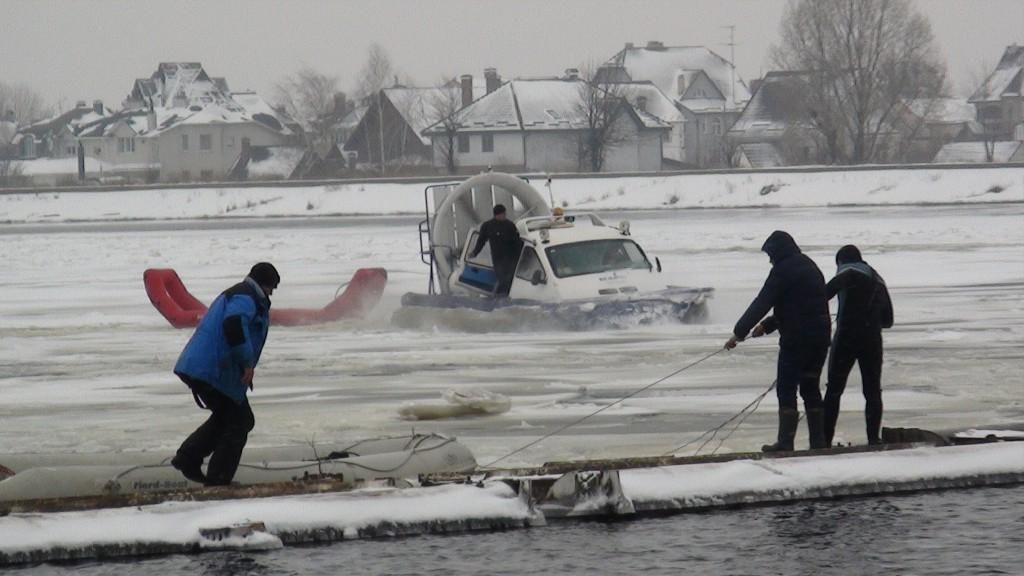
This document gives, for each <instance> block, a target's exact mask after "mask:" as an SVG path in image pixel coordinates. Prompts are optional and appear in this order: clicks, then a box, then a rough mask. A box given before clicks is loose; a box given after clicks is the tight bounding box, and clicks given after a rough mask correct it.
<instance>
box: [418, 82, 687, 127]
mask: <svg viewBox="0 0 1024 576" xmlns="http://www.w3.org/2000/svg"><path fill="white" fill-rule="evenodd" d="M582 86H583V80H580V79H578V78H543V79H516V80H512V81H510V82H506V83H505V84H503V85H502V86H501V87H499V88H498V89H497V90H495V91H494V92H491V93H490V94H488V95H486V96H484V97H483V98H481V99H479V100H477V101H475V102H473V103H472V104H470V105H469V106H466V107H465V108H463V109H462V110H460V111H459V112H458V115H457V120H458V123H459V126H460V130H462V131H471V132H472V131H482V132H488V131H490V132H499V131H507V130H517V131H518V130H576V129H579V128H581V127H583V126H584V125H585V124H586V122H585V119H584V118H583V115H582V111H581V109H580V107H579V102H580V90H581V88H582ZM656 105H657V103H656ZM630 109H631V110H632V112H633V113H634V117H635V118H636V119H637V120H638V122H640V123H641V124H642V125H643V126H644V127H646V128H667V127H669V125H668V124H667V123H666V122H665V121H663V120H662V119H660V118H659V117H657V116H655V115H654V114H653V113H650V114H640V113H638V112H637V111H636V110H635V109H632V108H630ZM438 130H439V128H438V127H437V125H435V126H434V127H431V128H428V129H427V130H426V131H425V133H426V134H429V133H431V132H436V131H438Z"/></svg>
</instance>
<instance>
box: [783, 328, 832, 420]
mask: <svg viewBox="0 0 1024 576" xmlns="http://www.w3.org/2000/svg"><path fill="white" fill-rule="evenodd" d="M827 355H828V348H827V347H826V346H822V345H820V344H787V345H785V346H782V347H781V348H779V363H778V373H777V378H778V379H777V380H776V385H775V393H776V395H777V396H778V398H779V408H791V409H793V410H796V394H797V391H799V392H800V397H801V398H803V400H804V410H805V411H806V410H814V409H816V408H820V407H821V388H820V387H819V384H820V381H821V369H822V368H823V367H824V366H825V357H826V356H827Z"/></svg>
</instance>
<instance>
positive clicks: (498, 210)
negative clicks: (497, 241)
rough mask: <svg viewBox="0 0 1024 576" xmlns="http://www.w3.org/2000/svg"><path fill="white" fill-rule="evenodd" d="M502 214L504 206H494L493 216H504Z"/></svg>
mask: <svg viewBox="0 0 1024 576" xmlns="http://www.w3.org/2000/svg"><path fill="white" fill-rule="evenodd" d="M504 213H505V205H504V204H495V205H494V215H495V216H497V215H498V214H504Z"/></svg>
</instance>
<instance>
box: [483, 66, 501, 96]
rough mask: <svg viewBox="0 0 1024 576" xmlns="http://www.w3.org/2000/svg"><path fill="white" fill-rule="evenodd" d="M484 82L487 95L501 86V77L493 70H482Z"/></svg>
mask: <svg viewBox="0 0 1024 576" xmlns="http://www.w3.org/2000/svg"><path fill="white" fill-rule="evenodd" d="M484 82H486V84H487V93H488V94H490V93H491V92H494V91H495V90H497V89H498V87H500V86H501V76H498V71H497V70H495V69H494V68H484Z"/></svg>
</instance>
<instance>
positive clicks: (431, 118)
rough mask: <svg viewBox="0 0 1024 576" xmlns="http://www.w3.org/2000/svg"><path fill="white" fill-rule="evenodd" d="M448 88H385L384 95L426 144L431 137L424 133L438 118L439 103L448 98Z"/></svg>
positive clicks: (427, 144) (428, 143)
mask: <svg viewBox="0 0 1024 576" xmlns="http://www.w3.org/2000/svg"><path fill="white" fill-rule="evenodd" d="M447 90H448V89H446V88H406V87H394V88H385V89H384V95H385V96H386V97H387V99H388V100H390V101H391V104H392V105H394V107H395V109H396V110H398V113H399V114H401V115H402V118H403V119H405V123H406V124H408V125H409V127H410V128H412V130H413V131H414V132H416V134H417V135H418V136H419V137H420V140H421V141H422V142H423V144H424V145H426V146H429V145H430V138H428V137H426V136H424V135H423V131H424V130H426V129H427V128H428V127H429V126H430V125H432V124H433V123H434V122H436V121H438V120H439V118H437V111H436V110H437V105H438V104H437V103H438V102H440V101H442V100H443V99H444V98H447V97H448V95H447V93H446V91H447Z"/></svg>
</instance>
